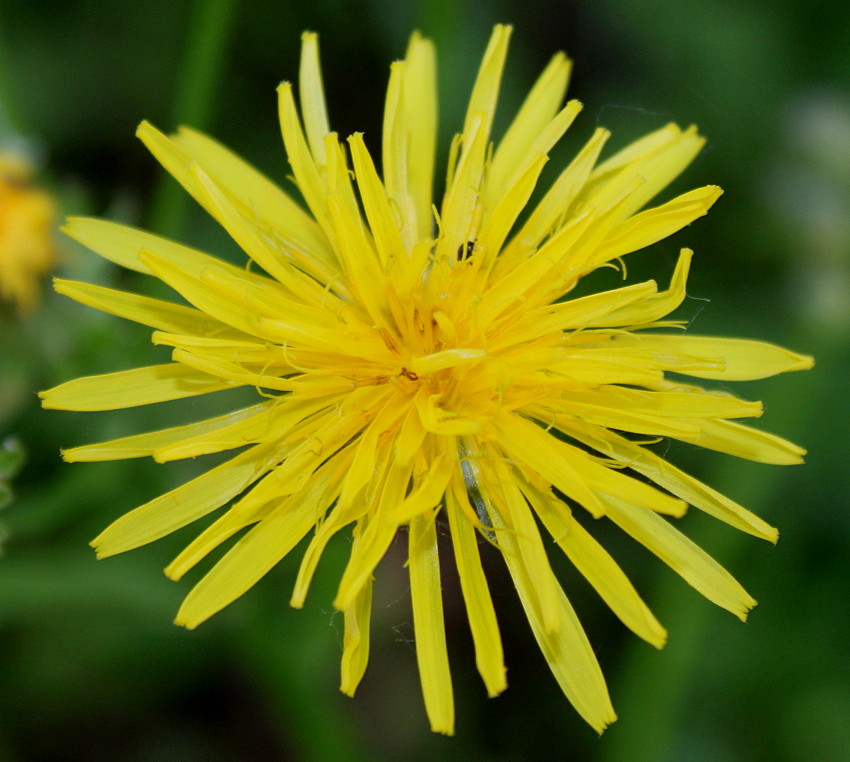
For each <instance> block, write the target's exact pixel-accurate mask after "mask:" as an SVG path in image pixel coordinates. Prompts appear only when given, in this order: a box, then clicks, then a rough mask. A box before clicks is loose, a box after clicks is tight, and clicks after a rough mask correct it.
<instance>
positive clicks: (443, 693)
mask: <svg viewBox="0 0 850 762" xmlns="http://www.w3.org/2000/svg"><path fill="white" fill-rule="evenodd" d="M408 558H409V564H408V568H409V570H410V598H411V604H412V607H413V629H414V636H415V638H416V640H415V644H416V661H417V663H418V665H419V675H420V679H421V682H422V695H423V697H424V699H425V711H426V712H427V713H428V719H429V720H430V722H431V730H433V731H434V732H435V733H445V734H446V735H449V736H450V735H454V728H455V711H454V696H453V694H452V678H451V674H450V672H449V656H448V652H447V650H446V630H445V624H444V622H443V588H442V585H441V583H440V558H439V553H438V551H437V530H436V526H435V516H434V515H433V514H431V515H428V514H426V515H423V516H418V517H417V518H415V519H413V521H411V522H410V542H409V549H408Z"/></svg>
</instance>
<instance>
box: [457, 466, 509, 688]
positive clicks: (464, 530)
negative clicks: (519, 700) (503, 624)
mask: <svg viewBox="0 0 850 762" xmlns="http://www.w3.org/2000/svg"><path fill="white" fill-rule="evenodd" d="M467 500H468V498H467V495H466V489H465V487H464V485H463V482H462V481H461V482H460V484H458V480H457V479H456V480H455V481H454V482H453V484H452V486H451V488H450V489H449V490H448V491H447V492H446V514H447V515H448V519H449V528H450V531H451V533H452V547H453V548H454V555H455V563H456V564H457V571H458V576H459V577H460V587H461V591H462V592H463V600H464V603H465V605H466V614H467V617H468V618H469V628H470V630H471V631H472V639H473V642H474V643H475V663H476V665H477V667H478V672H479V674H480V675H481V679H482V680H483V681H484V685H485V686H486V688H487V695H488V696H490V697H491V698H492V697H493V696H498V695H499V694H500V693H501V692H502V691H503V690H505V688H507V687H508V682H507V679H506V677H505V674H506V669H505V661H504V655H503V651H502V639H501V636H500V635H499V625H498V623H497V621H496V612H495V610H494V609H493V600H492V598H491V597H490V589H489V587H488V586H487V578H486V577H485V576H484V569H483V568H482V566H481V557H480V555H479V553H478V542H477V538H476V533H475V529H474V527H473V524H472V522H470V520H469V519H468V518H467V516H466V514H465V512H464V511H463V510H462V509H461V507H460V505H461V503H462V502H466V501H467ZM471 510H472V509H471V508H469V506H467V512H469V511H471Z"/></svg>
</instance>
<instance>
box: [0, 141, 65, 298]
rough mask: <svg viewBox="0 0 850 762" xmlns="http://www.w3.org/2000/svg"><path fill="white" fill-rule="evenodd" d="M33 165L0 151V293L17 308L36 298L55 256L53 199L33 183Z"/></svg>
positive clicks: (15, 155) (23, 159) (16, 156)
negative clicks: (40, 282)
mask: <svg viewBox="0 0 850 762" xmlns="http://www.w3.org/2000/svg"><path fill="white" fill-rule="evenodd" d="M32 175H33V168H32V166H31V165H30V164H29V162H28V161H27V160H26V159H25V158H24V157H23V156H21V155H19V154H17V153H0V297H2V298H3V299H4V300H7V301H12V302H16V303H17V307H18V309H19V311H20V312H27V311H29V310H31V309H32V308H33V307H34V306H35V305H36V303H37V302H38V280H39V278H40V276H42V275H44V274H45V273H46V272H48V271H49V270H50V268H51V267H52V265H53V261H54V258H55V247H54V244H53V229H54V228H53V226H54V223H55V218H56V208H55V206H54V203H53V199H52V198H51V197H50V196H49V195H48V194H47V193H45V192H44V191H41V190H39V189H37V188H34V187H33V186H32V183H31V181H32Z"/></svg>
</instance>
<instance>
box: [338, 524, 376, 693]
mask: <svg viewBox="0 0 850 762" xmlns="http://www.w3.org/2000/svg"><path fill="white" fill-rule="evenodd" d="M355 542H357V540H356V539H355ZM371 612H372V580H371V579H370V580H367V582H366V584H365V585H363V588H362V589H361V591H360V592H359V593H358V594H357V597H356V599H355V601H354V605H352V606H351V608H348V609H346V610H345V611H344V612H343V618H344V633H343V639H342V662H341V664H340V682H339V689H340V690H341V691H342V692H343V693H344V694H345V695H346V696H354V692H355V691H356V690H357V686H358V685H359V684H360V681H361V680H362V679H363V674H364V673H365V672H366V665H367V664H368V663H369V618H370V615H371Z"/></svg>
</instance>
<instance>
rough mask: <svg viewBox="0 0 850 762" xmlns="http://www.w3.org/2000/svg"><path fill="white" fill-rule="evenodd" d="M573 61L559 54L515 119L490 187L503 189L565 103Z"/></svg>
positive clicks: (495, 161)
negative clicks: (536, 139) (535, 141)
mask: <svg viewBox="0 0 850 762" xmlns="http://www.w3.org/2000/svg"><path fill="white" fill-rule="evenodd" d="M571 68H572V62H571V61H570V60H569V59H568V58H567V57H566V56H565V55H564V54H563V53H556V54H555V55H554V56H553V57H552V60H551V61H550V62H549V64H548V65H547V66H546V68H545V69H544V70H543V73H542V74H541V75H540V77H538V79H537V82H535V83H534V87H532V88H531V90H530V91H529V93H528V95H527V96H526V98H525V101H524V102H523V104H522V107H521V108H520V110H519V111H518V112H517V115H516V116H515V117H514V120H513V122H511V126H510V127H509V128H508V130H507V132H506V133H505V136H504V137H503V138H502V139H501V141H499V147H498V148H497V149H496V153H495V155H494V156H493V162H492V164H491V165H490V171H489V175H488V176H489V180H488V183H489V185H488V187H493V188H500V187H502V185H503V184H505V183H506V182H507V180H508V179H509V177H510V176H511V175H513V174H514V173H515V171H516V167H517V166H519V163H520V161H521V160H522V158H523V157H524V156H525V155H526V154H527V153H528V150H529V148H530V147H531V145H532V143H533V142H534V140H535V138H536V136H538V135H539V134H540V133H541V132H542V131H543V129H544V128H545V126H546V125H547V124H549V122H550V121H551V120H552V118H553V117H554V116H555V114H556V113H557V111H558V107H559V106H560V105H561V103H562V102H563V100H564V94H565V93H566V91H567V81H568V80H569V76H570V69H571Z"/></svg>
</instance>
